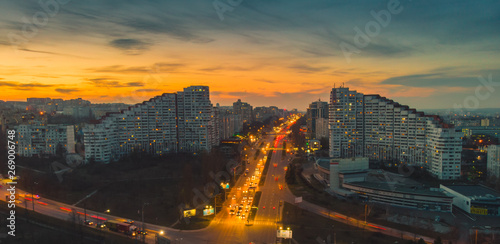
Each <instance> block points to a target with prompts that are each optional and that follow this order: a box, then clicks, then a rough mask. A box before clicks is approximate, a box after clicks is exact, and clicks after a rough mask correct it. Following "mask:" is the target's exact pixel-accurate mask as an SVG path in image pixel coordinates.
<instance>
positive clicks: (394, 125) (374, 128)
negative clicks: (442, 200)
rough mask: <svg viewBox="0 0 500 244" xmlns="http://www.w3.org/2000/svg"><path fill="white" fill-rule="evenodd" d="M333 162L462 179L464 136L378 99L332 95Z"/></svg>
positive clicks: (336, 91)
mask: <svg viewBox="0 0 500 244" xmlns="http://www.w3.org/2000/svg"><path fill="white" fill-rule="evenodd" d="M329 127H330V156H331V157H343V158H345V157H359V156H364V157H368V158H370V159H373V160H378V161H383V162H389V163H395V164H410V165H418V166H421V167H426V168H427V169H428V170H429V171H430V172H431V173H432V174H433V175H434V176H436V177H437V178H439V179H456V178H458V177H460V162H461V160H460V157H461V150H462V148H461V133H460V131H457V130H456V129H455V128H453V126H451V125H449V124H446V123H444V122H443V121H442V119H441V118H440V117H439V116H429V115H425V114H424V113H422V112H418V111H416V110H415V109H411V108H409V107H408V106H404V105H401V104H399V103H397V102H394V101H393V100H390V99H387V98H385V97H381V96H379V95H364V94H361V93H358V92H356V91H352V90H349V88H345V87H340V88H333V89H332V92H331V94H330V113H329Z"/></svg>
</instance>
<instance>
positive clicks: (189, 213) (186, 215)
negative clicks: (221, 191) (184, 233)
mask: <svg viewBox="0 0 500 244" xmlns="http://www.w3.org/2000/svg"><path fill="white" fill-rule="evenodd" d="M195 215H196V209H188V210H184V218H189V217H193V216H195Z"/></svg>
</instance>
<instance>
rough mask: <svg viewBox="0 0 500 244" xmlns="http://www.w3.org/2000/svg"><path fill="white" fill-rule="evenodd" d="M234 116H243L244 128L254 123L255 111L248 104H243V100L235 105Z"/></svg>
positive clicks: (239, 100)
mask: <svg viewBox="0 0 500 244" xmlns="http://www.w3.org/2000/svg"><path fill="white" fill-rule="evenodd" d="M233 112H234V114H240V115H241V120H242V121H241V122H242V126H243V124H245V123H248V124H249V123H252V121H253V120H254V119H253V109H252V106H251V105H250V104H248V103H246V102H242V101H241V99H238V101H236V102H234V103H233Z"/></svg>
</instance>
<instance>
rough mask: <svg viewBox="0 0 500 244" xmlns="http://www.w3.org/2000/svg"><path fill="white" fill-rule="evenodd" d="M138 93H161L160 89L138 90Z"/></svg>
mask: <svg viewBox="0 0 500 244" xmlns="http://www.w3.org/2000/svg"><path fill="white" fill-rule="evenodd" d="M135 91H136V92H157V91H161V90H160V89H137V90H135Z"/></svg>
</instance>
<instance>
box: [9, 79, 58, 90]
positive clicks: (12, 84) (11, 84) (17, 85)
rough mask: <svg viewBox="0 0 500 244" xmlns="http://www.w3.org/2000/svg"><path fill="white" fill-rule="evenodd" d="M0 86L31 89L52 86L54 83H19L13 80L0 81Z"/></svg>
mask: <svg viewBox="0 0 500 244" xmlns="http://www.w3.org/2000/svg"><path fill="white" fill-rule="evenodd" d="M0 86H5V87H12V88H14V89H17V90H31V89H34V88H46V87H53V86H54V85H47V84H40V83H20V82H13V81H2V82H0Z"/></svg>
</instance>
